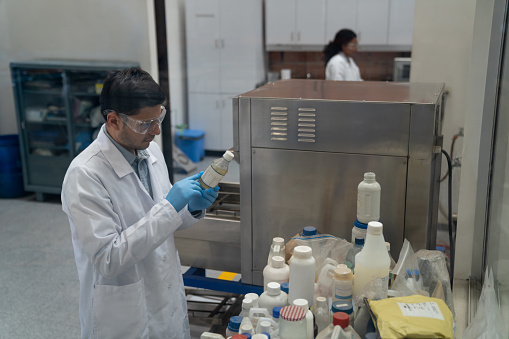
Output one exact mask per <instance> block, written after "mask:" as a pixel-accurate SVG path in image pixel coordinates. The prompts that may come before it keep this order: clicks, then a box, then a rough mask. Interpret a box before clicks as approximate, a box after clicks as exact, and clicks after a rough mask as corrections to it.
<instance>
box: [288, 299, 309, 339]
mask: <svg viewBox="0 0 509 339" xmlns="http://www.w3.org/2000/svg"><path fill="white" fill-rule="evenodd" d="M293 304H294V305H295V306H300V307H302V308H303V309H304V310H306V338H307V339H313V338H314V334H313V330H314V326H313V324H314V322H313V318H314V316H313V312H311V311H310V310H309V303H308V301H307V300H306V299H302V298H301V299H295V300H294V301H293Z"/></svg>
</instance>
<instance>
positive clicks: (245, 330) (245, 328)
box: [239, 324, 254, 334]
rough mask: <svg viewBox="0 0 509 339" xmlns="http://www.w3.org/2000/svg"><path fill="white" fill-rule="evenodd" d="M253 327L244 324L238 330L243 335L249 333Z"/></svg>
mask: <svg viewBox="0 0 509 339" xmlns="http://www.w3.org/2000/svg"><path fill="white" fill-rule="evenodd" d="M253 330H254V329H253V325H251V324H244V325H242V326H241V327H240V330H239V332H241V333H242V334H245V333H249V332H251V331H253Z"/></svg>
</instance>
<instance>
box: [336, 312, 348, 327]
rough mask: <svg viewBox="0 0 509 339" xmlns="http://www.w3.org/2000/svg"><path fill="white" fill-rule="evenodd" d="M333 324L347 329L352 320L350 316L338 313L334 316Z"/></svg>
mask: <svg viewBox="0 0 509 339" xmlns="http://www.w3.org/2000/svg"><path fill="white" fill-rule="evenodd" d="M332 324H333V325H334V326H341V328H343V329H344V328H347V327H348V325H349V324H350V318H349V317H348V314H346V313H344V312H336V313H334V315H333V316H332Z"/></svg>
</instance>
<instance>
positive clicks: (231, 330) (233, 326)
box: [226, 316, 242, 338]
mask: <svg viewBox="0 0 509 339" xmlns="http://www.w3.org/2000/svg"><path fill="white" fill-rule="evenodd" d="M241 322H242V317H239V316H234V317H231V318H230V321H229V322H228V328H227V329H226V337H227V338H228V337H231V336H233V335H234V334H238V333H239V328H240V323H241Z"/></svg>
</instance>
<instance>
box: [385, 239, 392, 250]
mask: <svg viewBox="0 0 509 339" xmlns="http://www.w3.org/2000/svg"><path fill="white" fill-rule="evenodd" d="M385 247H386V248H387V252H389V251H390V250H391V243H390V242H388V241H386V242H385Z"/></svg>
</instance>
